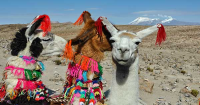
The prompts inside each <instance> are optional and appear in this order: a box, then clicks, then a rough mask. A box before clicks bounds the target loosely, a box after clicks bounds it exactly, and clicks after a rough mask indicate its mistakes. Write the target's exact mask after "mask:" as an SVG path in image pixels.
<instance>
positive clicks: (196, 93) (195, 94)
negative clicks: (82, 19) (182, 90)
mask: <svg viewBox="0 0 200 105" xmlns="http://www.w3.org/2000/svg"><path fill="white" fill-rule="evenodd" d="M191 94H192V95H193V96H195V97H197V95H198V94H199V91H198V90H195V89H192V92H191Z"/></svg>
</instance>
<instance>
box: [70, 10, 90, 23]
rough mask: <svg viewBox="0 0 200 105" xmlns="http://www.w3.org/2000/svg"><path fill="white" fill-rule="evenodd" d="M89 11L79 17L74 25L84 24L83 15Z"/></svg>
mask: <svg viewBox="0 0 200 105" xmlns="http://www.w3.org/2000/svg"><path fill="white" fill-rule="evenodd" d="M86 12H88V11H83V13H82V14H81V15H80V16H79V18H78V19H77V20H76V22H75V23H74V24H73V25H81V24H82V23H83V15H84V13H86Z"/></svg>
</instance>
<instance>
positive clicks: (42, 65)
mask: <svg viewBox="0 0 200 105" xmlns="http://www.w3.org/2000/svg"><path fill="white" fill-rule="evenodd" d="M38 62H39V64H40V67H41V68H42V71H44V70H45V66H44V64H43V63H42V62H40V61H38Z"/></svg>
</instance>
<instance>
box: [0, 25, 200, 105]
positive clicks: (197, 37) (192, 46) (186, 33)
mask: <svg viewBox="0 0 200 105" xmlns="http://www.w3.org/2000/svg"><path fill="white" fill-rule="evenodd" d="M25 26H26V25H25V24H15V25H14V24H13V25H0V69H1V70H0V74H2V72H3V70H4V67H5V65H6V60H7V58H8V57H9V56H10V51H9V50H10V49H9V43H10V42H11V41H12V38H13V37H14V35H15V32H17V31H18V30H19V29H20V28H22V27H25ZM116 27H117V28H118V29H122V30H124V29H125V30H129V31H132V32H137V31H139V30H142V29H145V28H147V27H149V26H133V25H116ZM81 28H82V26H73V25H72V24H71V23H54V24H52V31H51V32H52V33H54V34H56V35H58V36H61V37H63V38H65V39H66V40H69V39H71V38H74V37H76V35H77V34H78V33H79V31H80V29H81ZM165 30H166V34H167V38H166V41H165V42H164V43H162V44H161V46H158V45H157V46H156V45H155V39H156V33H153V34H152V35H150V36H148V37H146V38H144V39H143V41H142V43H140V45H139V55H140V63H139V65H140V69H139V70H140V72H139V76H140V77H139V78H140V85H141V88H140V98H141V99H142V100H143V101H144V102H146V103H147V104H148V105H153V104H155V105H197V103H198V99H199V98H200V95H198V94H197V96H196V97H195V93H197V91H200V26H165ZM111 58H112V55H111V52H106V53H105V58H104V60H103V61H102V62H101V63H102V65H103V67H104V69H103V72H104V74H103V78H104V91H107V90H108V89H109V88H110V83H111V79H112V78H111V75H112V60H111ZM39 60H42V61H43V63H44V64H45V66H46V70H45V71H44V74H43V77H42V78H41V79H42V81H43V82H44V83H45V85H46V86H47V87H48V88H49V89H50V90H52V92H56V93H57V94H58V93H61V92H62V86H63V85H64V84H63V83H64V80H65V72H66V69H67V63H66V64H65V62H64V61H62V59H61V57H59V56H51V57H40V58H39ZM60 61H61V64H59V62H60ZM0 78H2V75H0ZM124 91H125V90H124ZM127 98H128V97H127ZM162 103H163V104H162Z"/></svg>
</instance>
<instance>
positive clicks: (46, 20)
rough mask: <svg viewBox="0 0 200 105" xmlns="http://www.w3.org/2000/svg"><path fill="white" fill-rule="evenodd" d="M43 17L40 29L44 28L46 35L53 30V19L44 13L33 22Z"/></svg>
mask: <svg viewBox="0 0 200 105" xmlns="http://www.w3.org/2000/svg"><path fill="white" fill-rule="evenodd" d="M39 19H42V22H41V25H40V29H42V30H43V32H44V33H43V36H45V35H46V34H47V33H48V32H50V31H51V20H50V18H49V16H48V15H46V14H44V15H40V16H39V17H38V18H36V19H35V20H34V21H33V22H32V24H33V23H34V22H36V21H37V20H39Z"/></svg>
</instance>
